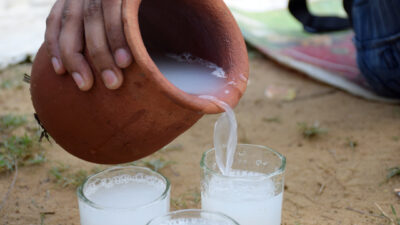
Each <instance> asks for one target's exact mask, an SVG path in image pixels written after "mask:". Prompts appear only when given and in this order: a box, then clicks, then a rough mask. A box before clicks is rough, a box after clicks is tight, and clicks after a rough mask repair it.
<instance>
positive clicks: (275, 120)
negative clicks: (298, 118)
mask: <svg viewBox="0 0 400 225" xmlns="http://www.w3.org/2000/svg"><path fill="white" fill-rule="evenodd" d="M262 121H263V122H266V123H281V122H282V121H281V118H280V117H279V116H275V117H269V118H265V117H264V118H263V119H262Z"/></svg>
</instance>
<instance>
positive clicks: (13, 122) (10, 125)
mask: <svg viewBox="0 0 400 225" xmlns="http://www.w3.org/2000/svg"><path fill="white" fill-rule="evenodd" d="M26 122H27V120H26V117H25V116H17V115H12V114H8V115H5V116H1V117H0V130H13V129H16V128H18V127H20V126H22V125H24V124H26Z"/></svg>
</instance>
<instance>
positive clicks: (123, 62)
mask: <svg viewBox="0 0 400 225" xmlns="http://www.w3.org/2000/svg"><path fill="white" fill-rule="evenodd" d="M114 57H115V62H116V63H117V65H118V67H120V68H126V67H127V66H129V65H130V64H131V62H132V56H131V54H129V52H128V51H127V50H126V49H124V48H119V49H117V51H115V56H114Z"/></svg>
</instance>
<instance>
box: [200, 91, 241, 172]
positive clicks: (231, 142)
mask: <svg viewBox="0 0 400 225" xmlns="http://www.w3.org/2000/svg"><path fill="white" fill-rule="evenodd" d="M200 98H203V99H208V100H210V101H213V102H214V103H215V104H217V105H218V106H219V107H221V108H223V109H224V110H225V113H223V114H222V115H221V116H220V117H219V119H218V120H217V122H216V123H215V126H214V148H215V161H216V162H217V166H218V168H219V170H220V171H221V173H222V174H224V175H228V174H230V173H231V168H232V163H233V159H234V155H235V151H236V146H237V122H236V117H235V113H234V112H233V110H232V108H231V107H230V106H229V105H228V104H226V103H225V102H223V101H220V100H218V99H217V98H215V97H213V96H204V95H202V96H200ZM224 149H226V152H225V151H224ZM224 159H225V160H224ZM224 161H225V163H224Z"/></svg>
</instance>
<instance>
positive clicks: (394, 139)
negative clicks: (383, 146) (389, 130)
mask: <svg viewBox="0 0 400 225" xmlns="http://www.w3.org/2000/svg"><path fill="white" fill-rule="evenodd" d="M392 140H393V141H395V142H398V141H399V140H400V137H399V136H393V137H392Z"/></svg>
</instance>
